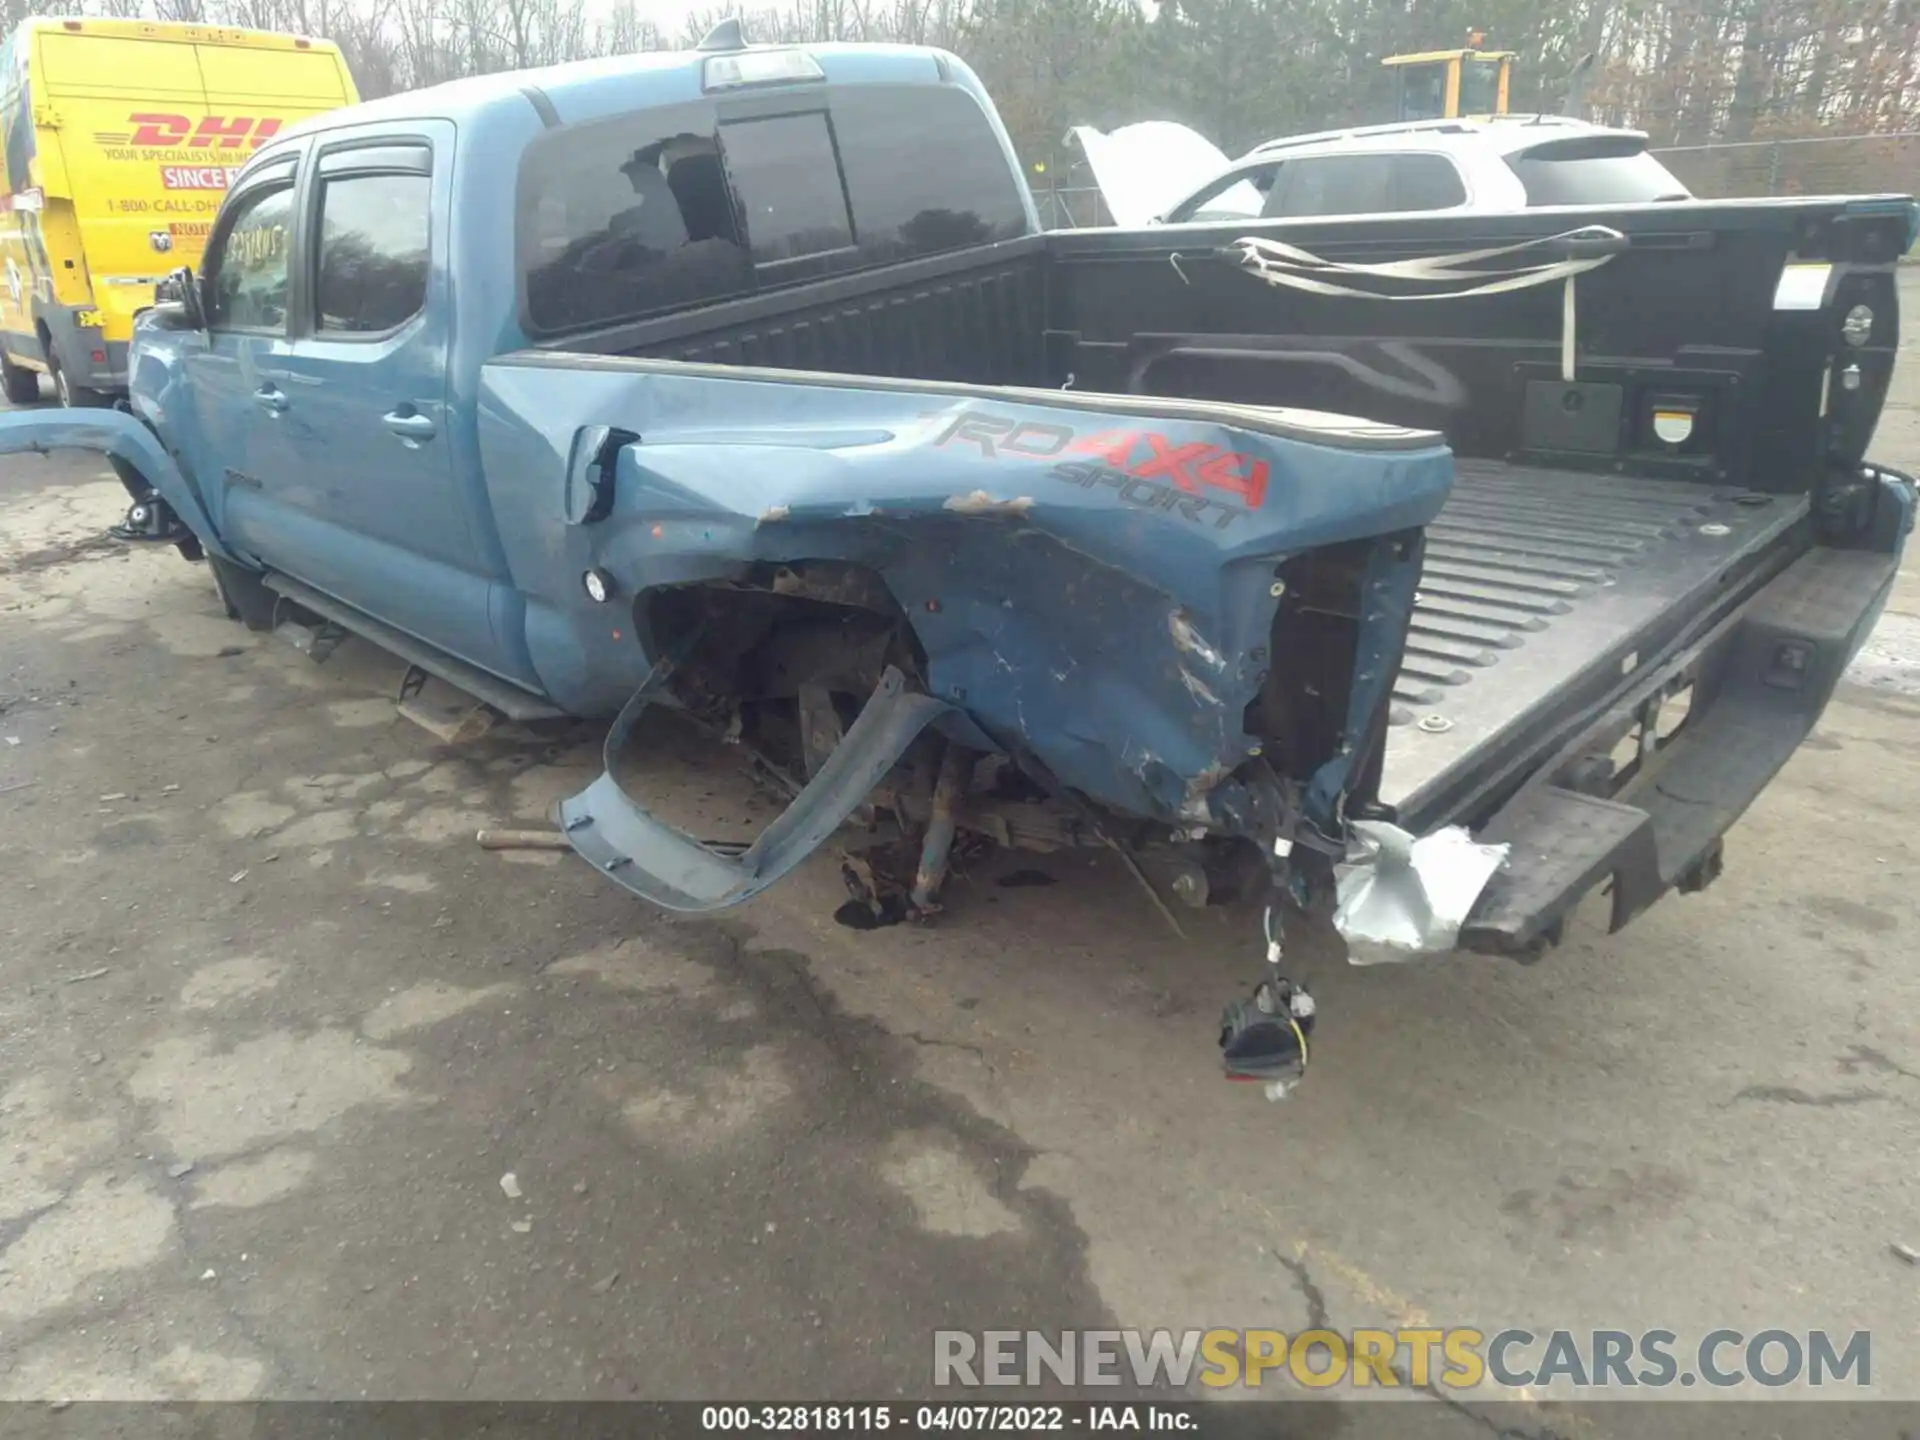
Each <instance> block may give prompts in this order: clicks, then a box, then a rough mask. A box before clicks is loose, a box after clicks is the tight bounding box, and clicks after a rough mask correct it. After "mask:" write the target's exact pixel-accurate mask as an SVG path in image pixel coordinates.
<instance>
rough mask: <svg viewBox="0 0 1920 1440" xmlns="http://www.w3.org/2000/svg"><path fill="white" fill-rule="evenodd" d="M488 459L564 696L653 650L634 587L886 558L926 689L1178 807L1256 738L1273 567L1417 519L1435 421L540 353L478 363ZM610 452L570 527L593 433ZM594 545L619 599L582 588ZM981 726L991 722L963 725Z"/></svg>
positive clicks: (1096, 789) (1431, 478)
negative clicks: (1254, 707)
mask: <svg viewBox="0 0 1920 1440" xmlns="http://www.w3.org/2000/svg"><path fill="white" fill-rule="evenodd" d="M481 399H482V404H481V414H482V422H481V437H480V438H481V447H482V455H483V459H484V466H483V469H484V473H485V475H486V476H487V483H488V486H489V488H490V490H491V492H492V494H491V498H492V502H493V506H494V509H495V513H496V514H497V516H498V517H499V520H500V526H501V539H502V542H503V545H504V548H505V552H506V555H507V560H508V565H509V569H510V573H511V576H512V581H513V585H514V587H515V590H516V591H517V596H516V598H515V600H514V602H513V605H512V606H511V607H507V608H509V609H513V610H518V609H520V608H521V607H524V625H525V633H526V639H527V645H528V649H529V654H530V658H531V660H532V663H533V666H534V668H535V670H536V671H537V673H538V674H539V675H540V676H541V678H542V680H543V682H544V683H545V684H546V686H547V687H548V689H549V691H550V692H551V693H552V694H553V696H554V697H555V698H556V699H557V700H558V701H560V703H562V704H564V705H566V706H567V707H568V708H570V709H574V710H576V711H578V712H581V713H596V712H602V711H609V710H612V709H615V708H618V706H619V704H620V703H621V702H622V701H623V700H624V699H625V698H626V696H627V694H628V693H630V692H631V691H632V690H633V689H634V688H635V687H636V686H637V685H638V683H639V681H640V678H641V676H642V675H643V673H644V671H645V668H646V663H647V657H644V656H643V655H641V654H640V652H639V647H638V646H637V645H636V644H635V643H634V639H633V636H632V633H631V628H632V627H631V612H630V603H629V602H630V601H631V599H632V597H633V596H634V595H636V594H638V593H639V592H641V591H643V590H646V589H650V588H652V587H656V586H663V585H677V584H686V583H694V582H712V581H718V580H724V579H727V578H731V577H737V576H740V575H743V574H744V573H745V572H746V571H747V570H748V568H749V567H750V566H751V565H753V564H755V563H761V562H781V561H794V560H838V561H845V562H849V563H853V564H857V565H862V566H866V567H868V568H870V569H872V570H873V571H875V572H876V573H878V574H879V575H880V576H881V577H882V578H883V580H884V581H885V583H886V585H887V587H888V589H889V590H890V591H891V593H892V595H893V596H894V598H895V599H896V600H897V602H898V603H899V605H900V607H901V609H902V610H903V611H904V612H905V614H906V616H907V617H908V619H909V621H910V622H911V624H912V625H913V627H914V629H915V631H916V633H917V636H918V638H919V640H920V643H921V645H922V647H923V649H924V651H925V654H926V657H927V662H928V668H927V680H928V684H929V688H930V689H931V690H932V692H933V693H934V694H935V695H936V696H938V697H939V698H941V699H943V700H947V701H950V702H951V703H953V704H955V705H956V706H958V707H959V708H960V709H961V710H963V711H964V712H965V713H966V715H967V716H969V717H970V718H971V719H972V721H973V722H974V724H975V725H976V726H977V727H978V728H979V730H980V731H982V732H984V735H985V737H986V738H989V739H993V740H995V741H996V742H1015V743H1020V744H1023V745H1024V746H1025V747H1026V748H1027V749H1029V750H1030V751H1031V752H1032V753H1033V754H1034V755H1035V756H1036V757H1037V758H1038V759H1040V760H1041V761H1042V762H1043V763H1044V764H1045V765H1046V766H1047V767H1048V768H1049V769H1051V770H1052V771H1053V772H1054V774H1055V775H1056V776H1058V777H1059V778H1060V779H1061V780H1062V781H1063V782H1064V783H1066V784H1067V785H1069V786H1072V787H1073V788H1075V789H1077V790H1079V791H1081V792H1082V793H1084V794H1085V795H1087V796H1089V797H1090V798H1092V799H1094V800H1097V801H1099V802H1101V803H1104V804H1106V805H1109V806H1112V807H1114V808H1115V809H1118V810H1120V811H1122V812H1125V813H1130V814H1135V815H1141V816H1152V817H1157V818H1163V819H1173V818H1176V817H1178V815H1179V814H1180V812H1181V809H1182V807H1183V806H1184V805H1186V804H1187V802H1188V801H1189V800H1190V798H1191V797H1192V795H1193V794H1194V793H1195V792H1196V790H1197V789H1203V788H1205V786H1206V785H1208V784H1211V783H1212V781H1213V780H1214V779H1215V778H1217V777H1218V776H1220V775H1223V774H1224V773H1226V772H1227V771H1228V770H1230V769H1231V768H1232V767H1233V766H1234V765H1236V764H1238V763H1239V762H1240V761H1241V760H1242V759H1243V758H1245V756H1246V754H1247V753H1248V749H1249V747H1250V746H1251V745H1252V744H1253V741H1252V740H1251V739H1250V738H1249V737H1248V736H1247V735H1246V734H1245V733H1244V711H1245V708H1246V705H1247V703H1248V701H1249V700H1251V699H1252V698H1253V696H1254V694H1255V692H1256V691H1257V690H1258V688H1259V686H1260V684H1261V680H1262V676H1263V674H1264V672H1265V671H1266V670H1267V669H1268V668H1269V666H1270V665H1271V664H1279V665H1281V666H1284V664H1285V657H1284V656H1282V657H1268V656H1267V655H1266V651H1265V647H1266V646H1267V645H1268V643H1269V631H1270V626H1271V623H1272V620H1273V614H1274V609H1275V604H1276V601H1275V599H1274V596H1273V595H1272V593H1271V588H1272V582H1273V572H1274V565H1275V563H1276V562H1277V561H1278V560H1280V559H1282V558H1284V557H1286V556H1288V555H1290V554H1295V553H1298V552H1300V551H1302V550H1307V549H1311V548H1314V547H1317V546H1322V545H1329V544H1334V543H1337V542H1339V541H1343V540H1353V539H1361V538H1365V537H1368V536H1372V535H1378V534H1384V533H1388V532H1393V531H1400V530H1405V529H1408V528H1411V527H1416V526H1420V525H1424V524H1425V523H1427V522H1428V521H1429V520H1431V519H1432V518H1433V516H1434V515H1435V514H1436V513H1438V510H1439V508H1440V505H1441V504H1442V502H1443V501H1444V500H1445V498H1446V495H1447V492H1448V489H1449V487H1450V485H1451V481H1452V464H1451V458H1450V456H1449V454H1448V452H1447V451H1446V450H1445V448H1444V447H1443V446H1442V445H1441V444H1440V443H1439V441H1438V439H1437V437H1433V436H1431V435H1425V434H1423V433H1420V432H1408V431H1401V430H1397V429H1393V428H1392V427H1376V426H1370V425H1368V424H1367V423H1366V422H1360V421H1352V422H1339V423H1338V424H1334V423H1331V422H1329V421H1328V419H1327V417H1311V416H1299V415H1294V416H1291V417H1290V416H1289V415H1288V414H1287V412H1280V411H1262V410H1257V409H1251V408H1248V407H1234V406H1224V405H1203V404H1195V403H1192V402H1185V401H1178V400H1155V399H1145V398H1139V397H1117V396H1099V395H1068V394H1064V393H1060V392H1052V391H1033V390H1014V389H995V388H988V387H968V386H961V385H937V384H923V383H917V382H910V381H891V380H881V379H869V378H866V377H846V376H828V375H811V374H803V373H800V372H770V371H752V370H736V369H729V368H725V367H716V366H695V365H681V364H675V363H672V362H660V361H631V360H607V359H601V358H599V357H586V356H566V355H549V354H528V355H525V356H518V357H511V358H509V359H506V360H504V361H500V362H495V363H492V364H490V365H488V366H487V367H486V370H485V372H484V375H483V387H482V397H481ZM596 425H599V426H613V427H617V428H618V429H620V430H623V431H626V432H630V433H631V434H632V435H635V436H637V437H639V438H638V439H637V440H636V441H634V442H632V443H628V444H625V445H624V446H623V447H622V448H620V449H619V450H618V452H617V457H616V459H615V461H614V464H613V480H612V485H613V493H612V496H611V504H610V506H608V507H607V513H606V515H605V518H604V519H600V520H597V521H591V522H588V523H582V524H569V523H567V522H566V519H565V497H564V487H565V482H566V475H567V467H568V460H569V455H570V454H571V453H572V451H573V450H574V447H575V437H576V434H577V433H578V432H579V431H581V430H582V429H583V428H585V427H590V426H596ZM589 567H595V568H599V569H601V570H603V571H605V572H607V573H608V574H610V575H611V576H613V577H614V578H615V580H616V582H617V584H618V586H619V589H620V593H621V600H622V603H620V604H617V605H606V606H599V605H594V604H592V603H591V602H589V601H588V600H587V598H586V596H585V594H584V591H583V589H582V586H581V576H582V575H583V574H584V572H585V571H586V570H587V569H588V568H589ZM972 738H974V739H975V741H976V743H977V742H978V738H979V737H977V736H976V737H972Z"/></svg>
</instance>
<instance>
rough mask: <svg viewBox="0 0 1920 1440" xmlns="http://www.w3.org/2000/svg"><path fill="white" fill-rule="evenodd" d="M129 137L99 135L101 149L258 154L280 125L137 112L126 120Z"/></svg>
mask: <svg viewBox="0 0 1920 1440" xmlns="http://www.w3.org/2000/svg"><path fill="white" fill-rule="evenodd" d="M127 123H128V124H130V125H132V126H133V127H134V128H133V130H132V132H131V133H129V134H122V133H113V134H105V133H103V134H99V135H95V136H94V137H93V138H94V139H96V140H98V141H99V142H100V143H101V144H102V145H126V146H129V147H131V148H132V149H135V150H240V149H247V150H257V149H259V147H260V146H262V145H264V144H266V142H267V141H269V140H271V139H272V138H273V137H274V136H275V135H277V134H279V133H280V126H281V125H282V124H283V123H284V122H283V121H280V120H277V119H275V118H274V117H272V116H270V115H266V116H253V115H202V116H201V117H200V118H199V119H198V120H195V119H194V118H193V117H192V116H191V115H168V114H164V113H162V112H160V111H155V110H137V111H135V112H134V113H133V114H131V115H129V116H127Z"/></svg>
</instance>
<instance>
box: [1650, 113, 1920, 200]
mask: <svg viewBox="0 0 1920 1440" xmlns="http://www.w3.org/2000/svg"><path fill="white" fill-rule="evenodd" d="M1653 153H1654V154H1656V155H1658V156H1659V157H1660V160H1661V162H1662V163H1663V164H1664V165H1666V167H1667V168H1668V169H1669V170H1671V171H1673V173H1674V174H1675V175H1677V176H1679V177H1680V179H1681V181H1682V182H1683V183H1684V184H1685V185H1686V187H1687V188H1688V189H1689V190H1691V191H1693V193H1694V194H1696V195H1698V196H1699V197H1700V198H1701V199H1703V200H1740V199H1746V198H1749V197H1752V196H1757V195H1888V194H1891V195H1920V131H1914V130H1903V131H1893V132H1888V133H1885V134H1879V135H1817V136H1813V137H1811V138H1808V139H1804V140H1744V141H1738V142H1734V143H1730V144H1712V145H1678V146H1673V147H1670V148H1667V149H1663V150H1655V151H1654V152H1653Z"/></svg>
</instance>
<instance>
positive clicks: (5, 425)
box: [0, 409, 233, 560]
mask: <svg viewBox="0 0 1920 1440" xmlns="http://www.w3.org/2000/svg"><path fill="white" fill-rule="evenodd" d="M55 450H92V451H94V452H96V453H98V454H101V455H105V456H107V457H109V458H110V459H114V460H118V461H120V462H122V463H123V464H125V465H129V466H131V467H132V468H133V469H134V470H136V471H137V472H139V474H140V475H141V477H142V478H144V479H145V480H146V482H147V483H148V484H149V485H150V486H152V487H153V489H154V490H155V491H157V492H158V493H159V495H160V498H161V499H163V500H165V501H166V502H167V504H168V505H170V506H172V507H173V513H174V514H175V515H178V516H179V517H180V519H181V520H182V521H184V522H185V524H186V526H187V528H188V529H189V530H191V531H193V533H194V534H195V535H196V536H197V537H199V540H200V544H201V545H202V547H204V548H205V549H206V550H207V551H209V552H210V553H212V554H215V555H218V556H220V557H221V558H222V559H223V560H230V559H232V558H233V557H232V556H231V555H230V554H229V553H228V552H227V549H226V547H225V546H224V545H222V544H221V541H220V536H219V534H218V533H217V532H216V531H215V530H214V528H213V522H212V521H211V520H210V519H209V518H208V517H207V512H206V508H205V507H204V506H203V505H202V504H201V501H200V492H199V491H198V490H197V489H196V488H195V487H194V486H193V485H192V483H191V482H189V481H188V479H187V477H186V476H185V475H184V474H182V473H181V470H180V467H179V466H178V465H176V464H174V461H173V457H172V456H171V455H169V454H168V453H167V450H166V447H165V446H164V445H162V444H161V443H160V440H159V438H158V437H157V436H156V435H155V434H154V433H153V431H151V430H149V429H148V428H147V427H146V426H145V425H143V424H141V422H140V421H139V420H137V419H135V418H134V417H133V416H132V415H129V414H127V413H126V412H125V411H123V410H64V409H62V410H8V411H4V412H0V455H19V454H47V453H50V452H52V451H55Z"/></svg>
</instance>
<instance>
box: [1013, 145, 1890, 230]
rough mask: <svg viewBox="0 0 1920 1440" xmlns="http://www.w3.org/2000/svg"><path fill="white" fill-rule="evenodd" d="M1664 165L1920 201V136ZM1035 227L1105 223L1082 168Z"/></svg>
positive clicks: (1787, 186)
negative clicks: (1917, 198) (1909, 197)
mask: <svg viewBox="0 0 1920 1440" xmlns="http://www.w3.org/2000/svg"><path fill="white" fill-rule="evenodd" d="M1653 153H1654V154H1656V155H1658V156H1659V157H1660V159H1661V161H1662V162H1663V163H1664V164H1665V165H1666V167H1667V168H1668V169H1669V170H1671V171H1673V173H1674V174H1675V175H1677V176H1679V177H1680V179H1681V181H1682V182H1683V183H1684V184H1685V185H1686V187H1687V188H1688V189H1689V190H1691V191H1693V193H1694V194H1695V195H1698V196H1699V197H1700V198H1701V199H1703V200H1739V199H1747V198H1750V197H1753V196H1759V195H1913V196H1920V131H1917V130H1902V131H1892V132H1888V133H1884V134H1877V135H1819V136H1814V137H1812V138H1809V139H1804V140H1746V141H1736V142H1732V143H1724V144H1712V145H1678V146H1668V147H1666V148H1664V149H1657V150H1655V151H1654V152H1653ZM1033 199H1034V203H1035V204H1036V205H1037V206H1039V209H1040V223H1041V224H1042V225H1045V226H1046V227H1047V228H1049V229H1079V228H1082V227H1085V226H1090V225H1110V224H1112V223H1113V221H1112V217H1110V216H1109V215H1108V214H1107V207H1106V206H1105V204H1104V203H1102V201H1101V198H1100V191H1099V189H1098V187H1096V186H1095V185H1094V184H1093V183H1092V176H1091V174H1090V173H1089V172H1088V171H1087V168H1086V166H1085V164H1084V163H1071V164H1064V165H1061V166H1059V167H1058V168H1056V167H1054V166H1049V167H1048V169H1047V171H1046V173H1045V174H1044V175H1037V176H1034V177H1033Z"/></svg>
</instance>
